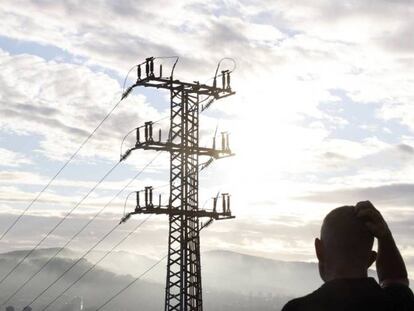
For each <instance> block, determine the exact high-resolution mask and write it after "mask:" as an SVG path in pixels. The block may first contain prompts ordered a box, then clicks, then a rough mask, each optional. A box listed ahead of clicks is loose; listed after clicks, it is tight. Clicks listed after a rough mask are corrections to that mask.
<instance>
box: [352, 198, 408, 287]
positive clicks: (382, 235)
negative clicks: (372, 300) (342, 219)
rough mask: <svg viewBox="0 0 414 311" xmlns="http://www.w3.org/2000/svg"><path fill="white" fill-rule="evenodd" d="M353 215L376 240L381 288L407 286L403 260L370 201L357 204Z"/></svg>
mask: <svg viewBox="0 0 414 311" xmlns="http://www.w3.org/2000/svg"><path fill="white" fill-rule="evenodd" d="M355 213H356V216H357V217H358V218H361V219H362V220H363V221H364V223H365V225H366V226H367V228H368V230H369V231H370V232H371V233H372V234H373V235H374V236H375V237H376V238H377V239H378V254H377V273H378V279H379V281H380V283H381V286H383V287H387V286H390V285H393V284H399V285H406V286H408V277H407V269H406V268H405V264H404V260H403V258H402V257H401V254H400V252H399V251H398V248H397V245H396V244H395V241H394V238H393V237H392V234H391V231H390V229H389V228H388V225H387V223H386V222H385V220H384V218H383V217H382V215H381V213H380V212H379V211H378V210H377V209H376V208H375V207H374V205H373V204H372V203H371V202H370V201H363V202H358V203H357V205H356V206H355Z"/></svg>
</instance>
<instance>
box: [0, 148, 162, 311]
mask: <svg viewBox="0 0 414 311" xmlns="http://www.w3.org/2000/svg"><path fill="white" fill-rule="evenodd" d="M159 155H160V153H157V154H156V155H155V157H153V158H152V159H151V161H149V162H148V163H147V164H146V165H145V166H144V167H143V168H142V169H141V170H140V171H138V173H137V174H135V176H134V177H132V178H131V180H130V181H129V182H128V183H127V184H126V185H125V186H124V187H123V188H122V189H121V190H119V191H118V192H117V193H116V194H115V196H114V197H113V198H112V199H111V200H110V201H109V202H108V203H106V204H105V205H104V206H103V207H102V208H101V209H100V210H99V211H98V212H97V213H96V214H95V215H94V216H93V217H92V218H91V219H89V221H88V222H87V223H86V224H85V225H84V226H83V227H82V228H81V229H80V230H79V231H78V232H76V233H75V234H74V235H73V236H72V237H71V238H70V239H69V240H68V241H67V242H66V244H65V245H64V246H62V247H61V248H59V249H58V250H57V252H56V253H55V254H54V255H53V256H52V257H50V258H49V259H48V260H47V261H46V262H45V263H44V264H43V265H42V266H41V267H40V268H39V269H38V270H37V271H36V272H35V273H34V274H32V275H31V276H30V277H29V278H28V279H27V280H26V281H25V282H24V283H23V284H22V285H21V286H20V287H19V288H17V290H16V291H14V293H13V294H11V295H10V296H9V297H8V298H7V299H6V300H5V301H4V302H3V303H2V304H1V305H2V306H3V305H5V304H6V303H8V302H9V301H10V300H11V299H13V297H15V296H16V295H17V294H18V293H19V292H20V291H21V290H22V289H23V288H24V287H25V286H26V285H27V284H28V283H29V282H30V281H31V280H32V279H33V278H34V277H36V275H38V274H39V273H40V272H41V271H42V270H43V269H44V268H45V267H46V266H47V265H48V264H49V263H50V262H51V261H52V260H53V259H54V258H55V257H56V256H57V255H59V254H60V253H61V252H62V251H63V250H64V249H65V248H66V247H67V246H68V245H69V243H71V242H72V241H73V240H74V239H75V238H76V237H77V236H78V235H79V234H80V233H82V232H83V230H85V229H86V227H88V226H89V225H90V224H91V223H92V222H93V221H94V220H95V219H96V218H97V217H98V216H99V215H100V214H102V212H103V211H104V210H105V209H106V208H107V207H108V206H109V205H110V204H111V203H112V202H113V201H114V200H115V199H116V198H117V197H118V196H119V195H120V194H121V193H122V192H123V191H124V190H125V189H126V188H128V187H129V186H130V185H131V184H132V182H133V181H134V180H135V179H136V178H138V177H139V176H140V175H141V174H142V173H143V172H144V171H145V169H147V168H148V166H150V165H151V164H152V163H153V162H154V161H155V160H156V159H157V158H158V157H159Z"/></svg>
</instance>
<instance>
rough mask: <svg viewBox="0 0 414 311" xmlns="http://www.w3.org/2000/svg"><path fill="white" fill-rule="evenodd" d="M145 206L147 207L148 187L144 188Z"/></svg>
mask: <svg viewBox="0 0 414 311" xmlns="http://www.w3.org/2000/svg"><path fill="white" fill-rule="evenodd" d="M145 206H148V187H145Z"/></svg>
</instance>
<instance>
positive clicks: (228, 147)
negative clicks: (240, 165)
mask: <svg viewBox="0 0 414 311" xmlns="http://www.w3.org/2000/svg"><path fill="white" fill-rule="evenodd" d="M226 150H230V143H229V134H228V133H226Z"/></svg>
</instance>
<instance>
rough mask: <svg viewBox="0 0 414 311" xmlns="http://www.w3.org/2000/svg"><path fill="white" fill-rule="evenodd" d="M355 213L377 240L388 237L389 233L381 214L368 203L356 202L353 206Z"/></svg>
mask: <svg viewBox="0 0 414 311" xmlns="http://www.w3.org/2000/svg"><path fill="white" fill-rule="evenodd" d="M355 213H356V216H357V217H358V218H361V219H362V220H363V221H364V223H365V225H366V226H367V228H368V230H369V231H370V232H371V233H372V234H373V235H374V236H375V237H376V238H377V239H382V238H385V237H387V236H390V234H391V232H390V229H389V228H388V225H387V223H386V222H385V220H384V218H383V217H382V215H381V213H380V212H379V211H378V210H377V209H376V208H375V207H374V205H373V204H372V203H371V202H370V201H362V202H358V203H357V205H356V206H355Z"/></svg>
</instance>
